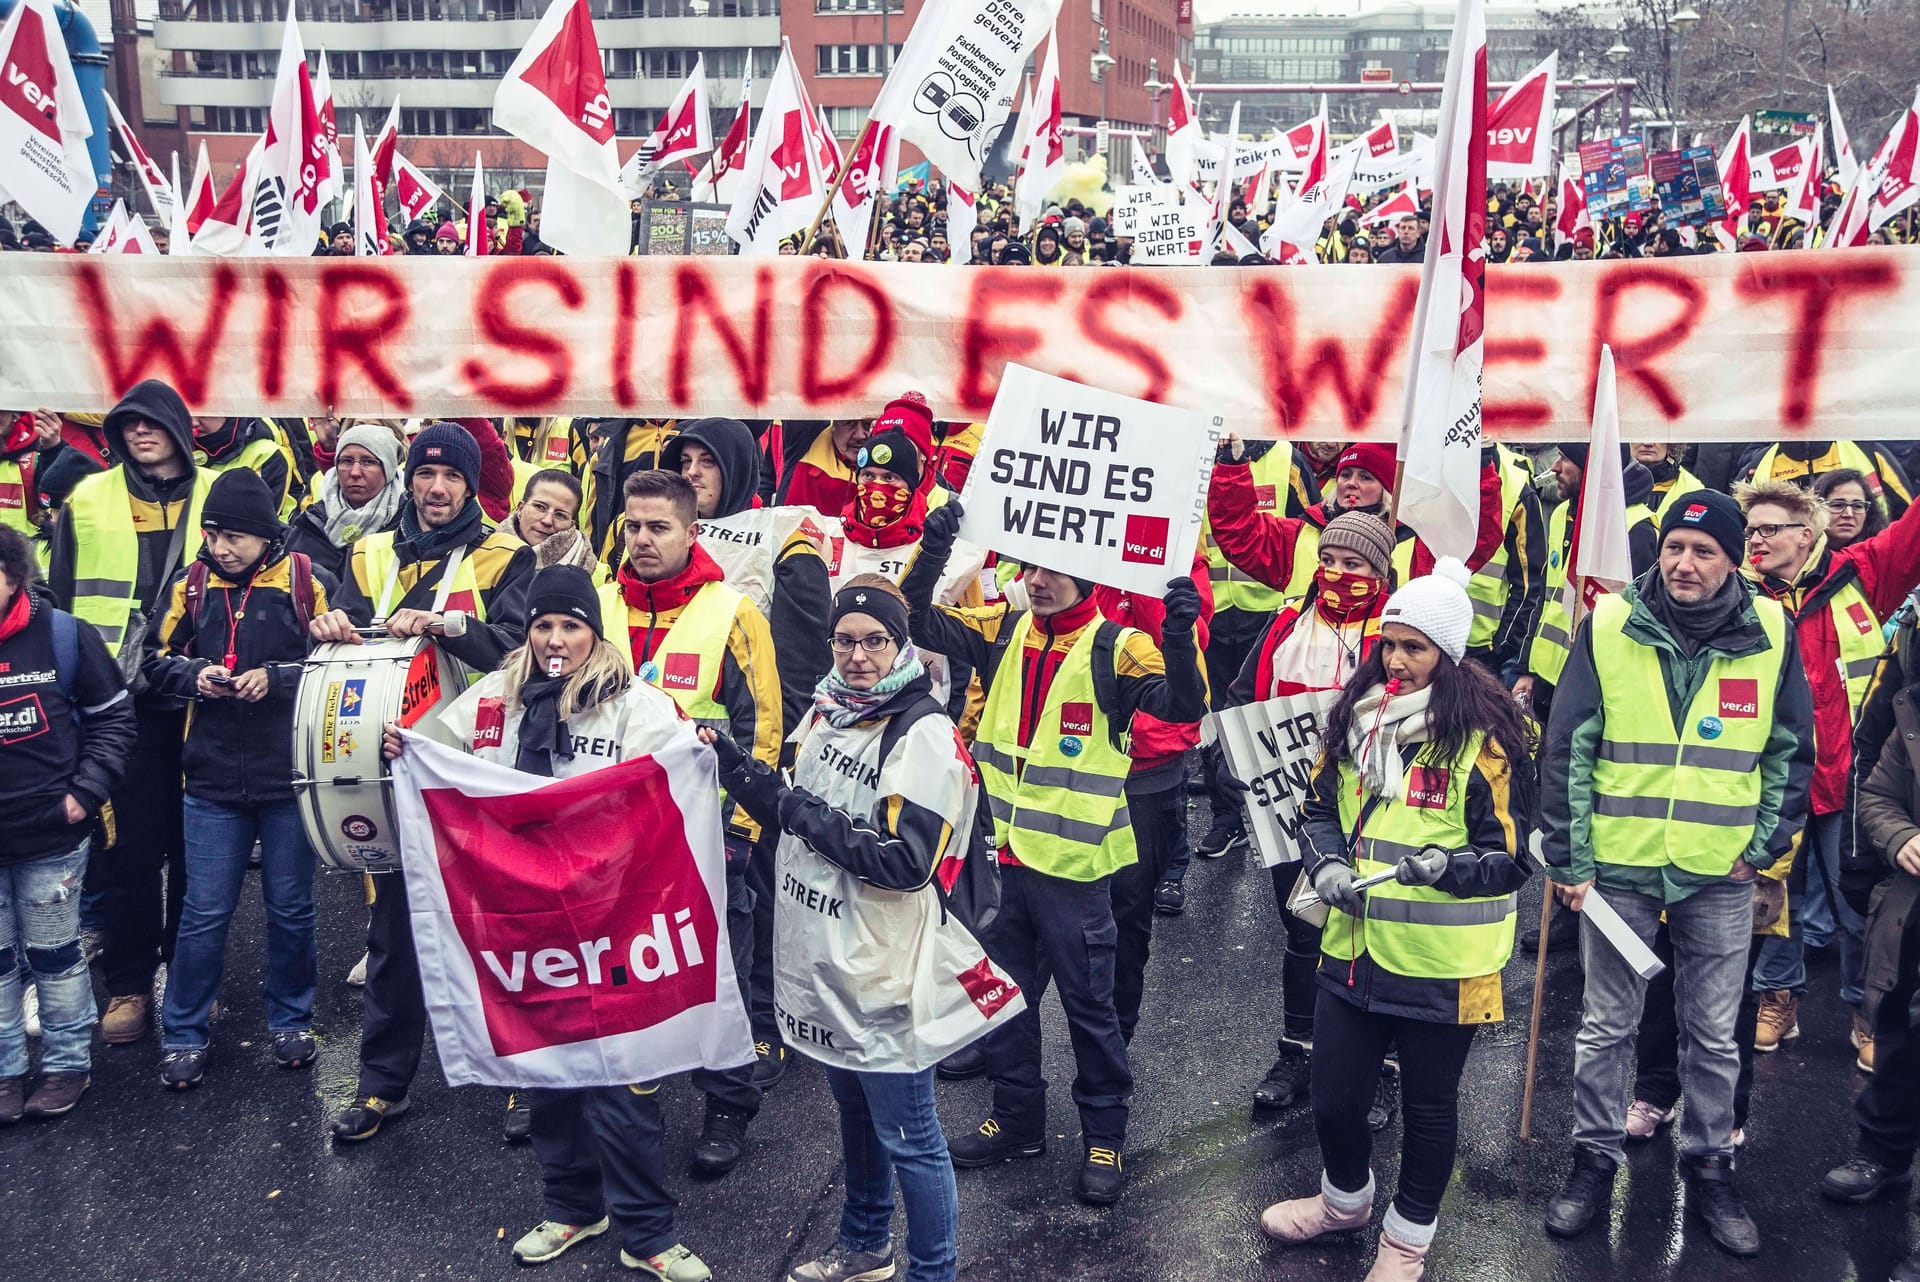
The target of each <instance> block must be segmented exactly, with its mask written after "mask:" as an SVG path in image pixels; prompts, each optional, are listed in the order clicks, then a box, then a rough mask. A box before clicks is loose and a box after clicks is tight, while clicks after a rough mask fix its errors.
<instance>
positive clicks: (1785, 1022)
mask: <svg viewBox="0 0 1920 1282" xmlns="http://www.w3.org/2000/svg"><path fill="white" fill-rule="evenodd" d="M1798 1036H1800V998H1799V997H1798V996H1796V995H1795V994H1794V993H1793V992H1792V991H1791V990H1790V989H1785V988H1782V989H1776V990H1775V991H1773V992H1768V993H1762V994H1760V1018H1759V1022H1758V1023H1756V1024H1755V1025H1754V1028H1753V1049H1754V1050H1756V1051H1759V1052H1760V1053H1761V1054H1763V1055H1766V1054H1771V1053H1772V1052H1774V1051H1777V1050H1779V1049H1780V1044H1781V1043H1782V1042H1790V1041H1792V1040H1793V1039H1794V1038H1796V1037H1798Z"/></svg>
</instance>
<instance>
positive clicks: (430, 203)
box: [374, 147, 544, 239]
mask: <svg viewBox="0 0 1920 1282" xmlns="http://www.w3.org/2000/svg"><path fill="white" fill-rule="evenodd" d="M379 163H380V162H379V161H378V160H375V161H374V167H375V169H376V170H377V169H378V168H379ZM445 194H446V193H445V192H443V191H441V190H440V184H439V183H436V182H435V181H433V179H431V178H429V177H427V176H426V175H425V174H423V173H421V172H420V171H419V170H418V169H416V168H415V167H414V164H413V162H412V161H410V160H408V159H407V158H406V157H405V156H403V155H401V154H400V149H399V148H398V147H396V148H394V150H393V195H394V199H396V200H398V201H399V202H400V215H401V217H403V218H405V219H406V220H407V221H408V222H412V221H413V220H414V219H416V218H419V217H420V216H421V215H422V214H425V213H426V212H427V211H428V210H429V209H432V208H433V207H434V206H435V205H437V204H439V203H440V198H441V197H442V196H443V195H445ZM543 239H544V237H543Z"/></svg>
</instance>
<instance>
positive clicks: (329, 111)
mask: <svg viewBox="0 0 1920 1282" xmlns="http://www.w3.org/2000/svg"><path fill="white" fill-rule="evenodd" d="M313 109H314V118H315V120H316V121H318V123H319V126H320V137H321V138H322V139H323V140H325V142H326V146H327V176H326V178H325V179H324V180H323V181H322V182H321V184H320V203H321V204H322V205H326V204H331V203H332V202H333V201H335V200H338V199H341V198H342V197H344V196H345V195H346V193H347V174H346V170H345V169H344V168H343V167H342V166H341V164H340V121H339V117H338V116H336V115H335V113H334V109H333V77H332V76H331V75H329V74H328V72H327V47H326V46H325V45H321V46H320V69H319V70H318V71H316V72H314V75H313Z"/></svg>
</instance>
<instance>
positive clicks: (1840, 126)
mask: <svg viewBox="0 0 1920 1282" xmlns="http://www.w3.org/2000/svg"><path fill="white" fill-rule="evenodd" d="M1827 128H1828V130H1829V131H1830V132H1831V133H1832V135H1833V163H1834V165H1835V166H1836V167H1837V168H1838V169H1839V170H1840V182H1841V184H1842V185H1843V186H1849V187H1850V186H1852V185H1853V178H1854V175H1855V174H1857V173H1859V172H1860V162H1859V160H1857V159H1856V158H1855V157H1854V154H1853V139H1851V138H1849V137H1848V136H1847V126H1846V122H1844V121H1842V120H1841V119H1840V103H1839V101H1838V100H1837V99H1835V98H1834V96H1833V86H1832V85H1828V86H1827Z"/></svg>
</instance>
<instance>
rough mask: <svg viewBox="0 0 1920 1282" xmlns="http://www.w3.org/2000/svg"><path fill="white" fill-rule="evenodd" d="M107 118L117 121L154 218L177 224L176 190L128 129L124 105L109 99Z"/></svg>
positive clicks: (115, 126) (129, 157)
mask: <svg viewBox="0 0 1920 1282" xmlns="http://www.w3.org/2000/svg"><path fill="white" fill-rule="evenodd" d="M107 114H108V115H109V116H110V117H112V119H113V127H114V130H115V132H117V133H118V134H119V135H120V145H121V146H122V147H125V148H126V150H127V159H129V160H131V161H132V162H133V169H134V172H135V173H137V174H139V175H140V186H141V187H142V188H143V189H144V190H145V191H146V193H147V201H148V203H150V204H151V205H152V206H153V212H154V215H155V216H156V217H157V218H159V219H160V220H161V221H162V222H164V223H166V224H168V225H169V226H171V225H172V224H173V203H174V189H173V186H172V184H170V183H169V182H168V181H167V176H166V175H165V174H163V173H161V172H160V165H159V163H158V162H156V161H155V160H154V158H153V157H152V156H149V155H148V154H147V149H146V148H145V147H142V146H141V145H140V140H139V139H138V138H136V137H134V134H133V130H132V129H130V128H128V127H127V118H126V117H125V116H123V115H121V114H120V104H119V103H117V102H115V101H114V100H113V95H112V94H108V95H107Z"/></svg>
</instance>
